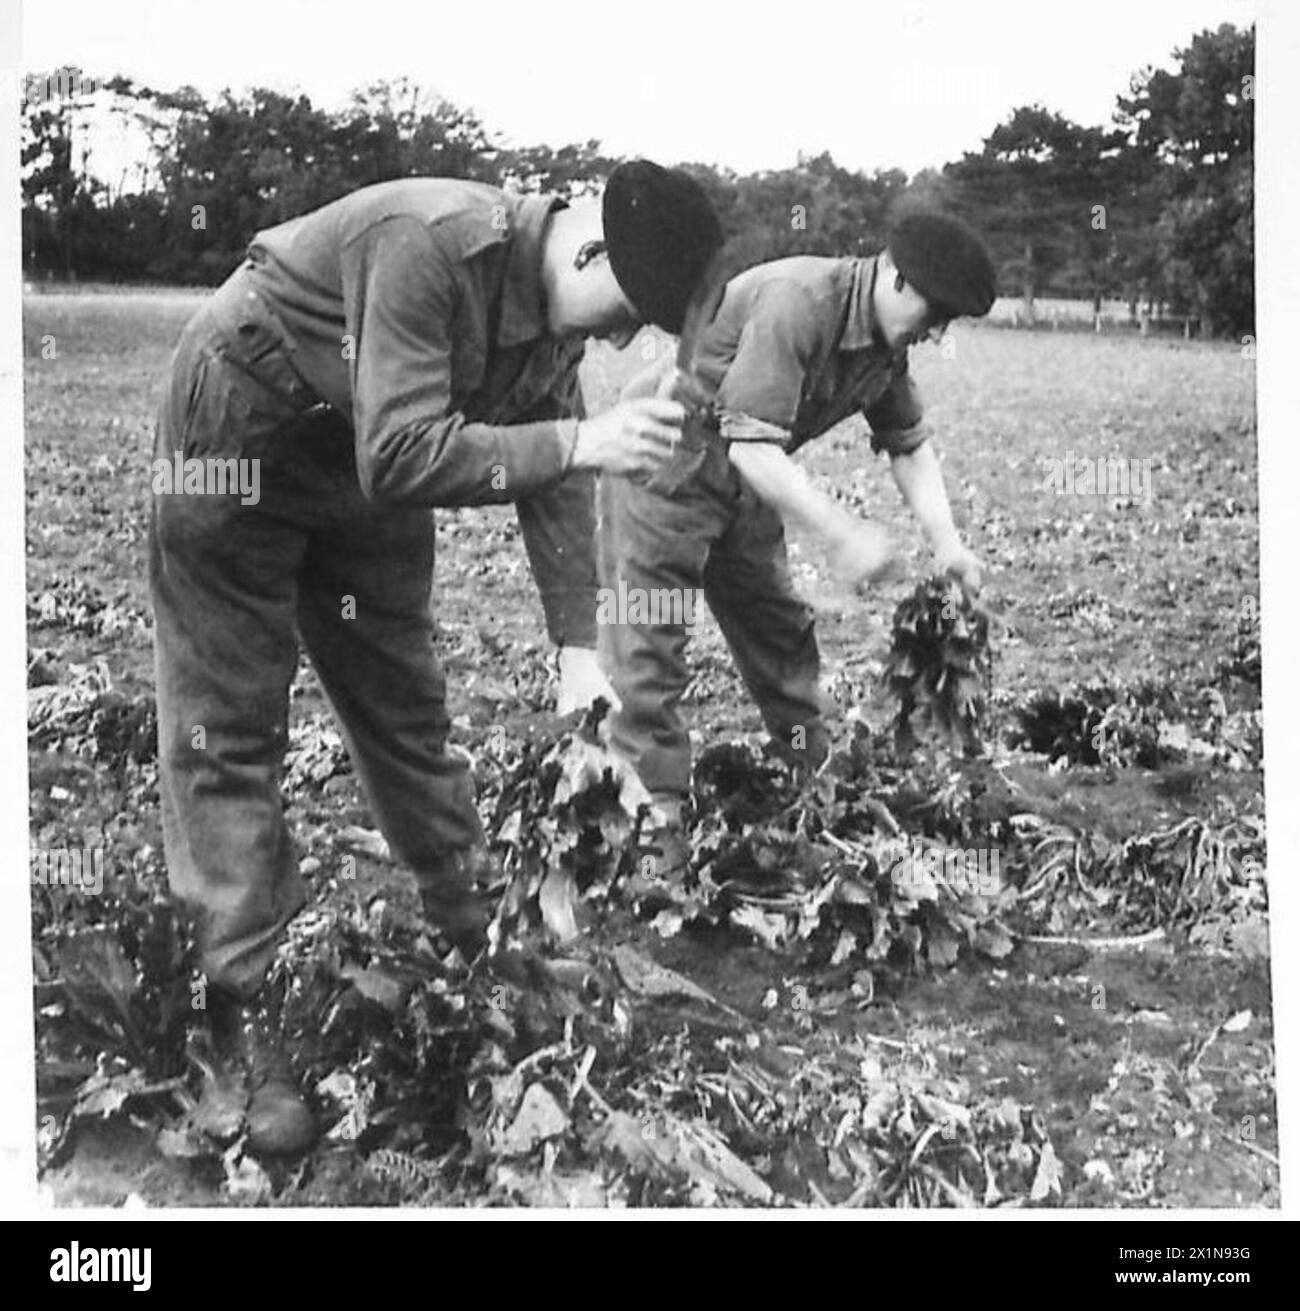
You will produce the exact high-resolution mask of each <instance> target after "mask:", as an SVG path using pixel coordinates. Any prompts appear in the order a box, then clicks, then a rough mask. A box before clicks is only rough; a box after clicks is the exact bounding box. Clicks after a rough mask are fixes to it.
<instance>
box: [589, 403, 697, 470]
mask: <svg viewBox="0 0 1300 1311" xmlns="http://www.w3.org/2000/svg"><path fill="white" fill-rule="evenodd" d="M685 419H686V410H685V407H684V406H682V405H679V404H678V403H677V402H676V401H670V400H665V399H663V398H662V397H657V396H651V397H645V398H644V399H641V400H635V401H622V402H621V403H619V404H618V405H615V406H613V407H612V408H610V409H608V410H606V411H605V412H604V413H603V414H598V415H597V416H596V417H595V418H594V419H583V420H582V421H581V422H580V423H579V424H578V440H577V442H576V443H575V444H574V448H573V466H572V467H573V468H575V469H600V470H603V471H604V472H605V473H614V474H624V475H626V474H647V473H653V472H654V471H655V470H656V469H659V468H660V467H661V466H663V465H664V464H666V463H667V462H668V460H669V459H670V458H671V456H672V454H673V451H674V449H675V448H676V445H677V442H678V439H679V438H680V437H681V432H682V424H683V422H685Z"/></svg>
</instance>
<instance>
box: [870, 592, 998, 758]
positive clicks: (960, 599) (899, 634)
mask: <svg viewBox="0 0 1300 1311" xmlns="http://www.w3.org/2000/svg"><path fill="white" fill-rule="evenodd" d="M992 673H993V664H992V652H991V649H990V646H989V615H988V612H987V611H985V610H983V609H981V608H980V607H979V606H978V605H977V604H976V603H975V602H974V601H972V600H971V599H970V598H969V597H968V596H967V595H966V593H965V591H964V590H963V589H962V587H961V585H960V584H959V583H958V582H957V581H956V580H954V579H952V578H945V577H941V576H936V577H932V578H929V579H927V580H926V581H925V582H923V583H920V584H918V585H917V587H916V589H915V590H914V591H913V592H912V593H911V595H910V596H907V597H906V598H904V600H903V601H902V602H901V603H900V604H899V606H898V609H897V610H895V612H894V623H893V633H892V640H891V644H890V650H889V656H888V659H887V660H886V663H885V673H884V677H885V681H886V684H887V686H888V688H889V691H890V692H891V693H892V695H893V696H894V697H895V698H896V700H897V702H898V710H897V711H896V713H895V716H894V744H895V749H896V750H897V751H898V753H899V755H903V756H905V755H908V754H910V752H911V751H913V750H914V749H915V747H916V745H917V734H916V728H915V726H914V725H915V724H916V723H919V724H921V725H923V726H926V727H930V728H932V729H934V730H936V731H937V732H938V733H939V735H940V736H941V738H943V739H944V740H945V741H946V742H948V743H949V744H953V745H960V746H961V747H963V748H964V749H965V751H966V752H967V754H970V755H977V754H979V752H980V751H981V750H982V749H983V745H984V737H985V720H986V716H987V710H988V698H989V693H990V689H991V684H992Z"/></svg>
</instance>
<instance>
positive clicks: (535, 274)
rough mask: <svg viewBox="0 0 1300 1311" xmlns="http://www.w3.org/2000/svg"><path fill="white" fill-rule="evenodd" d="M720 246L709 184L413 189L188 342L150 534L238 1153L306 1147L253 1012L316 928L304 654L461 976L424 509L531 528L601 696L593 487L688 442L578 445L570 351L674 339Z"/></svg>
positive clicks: (471, 811) (221, 293) (166, 698)
mask: <svg viewBox="0 0 1300 1311" xmlns="http://www.w3.org/2000/svg"><path fill="white" fill-rule="evenodd" d="M720 239H721V238H720V231H719V227H718V222H717V219H716V218H715V216H714V215H713V213H712V211H711V209H710V207H709V205H708V202H707V201H706V199H705V197H704V195H703V193H702V191H701V190H700V188H699V187H698V186H697V184H696V183H694V182H693V181H692V180H691V179H689V178H688V177H686V176H685V175H683V174H681V173H677V172H670V171H668V170H665V169H662V168H659V167H658V166H657V165H654V164H651V163H649V162H647V161H637V162H634V163H631V164H627V165H622V166H620V167H619V168H617V169H616V170H615V171H614V172H613V174H612V175H611V177H610V179H609V184H608V186H607V188H606V190H605V192H604V195H603V197H601V198H599V199H596V198H592V199H586V200H581V201H575V202H574V203H572V204H566V203H565V202H564V201H563V200H561V199H559V198H557V197H548V196H534V197H521V196H517V195H511V194H507V193H505V192H503V191H501V190H498V189H497V188H495V187H491V186H486V185H482V184H479V183H474V182H463V181H455V180H450V179H435V178H409V179H404V180H401V181H395V182H388V183H383V184H381V185H378V186H372V187H367V188H364V189H362V190H360V191H357V192H355V193H353V194H352V195H349V196H345V197H343V198H342V199H340V200H338V201H335V202H334V203H332V204H329V205H326V206H324V207H323V208H322V209H319V210H316V211H314V212H313V213H310V214H306V215H304V216H303V217H301V218H296V219H294V220H292V221H290V222H288V223H284V224H282V225H280V226H278V227H275V228H271V229H269V230H267V231H265V232H262V233H259V234H258V235H257V236H256V237H255V238H254V239H253V242H252V244H251V245H250V247H249V251H248V258H247V260H246V262H245V263H244V264H243V265H242V266H241V268H239V269H238V270H237V271H236V272H235V273H234V274H233V275H232V276H231V278H230V279H229V280H228V281H227V282H226V283H225V284H224V285H223V286H222V287H221V288H220V289H219V290H218V291H217V292H216V294H215V295H214V296H213V297H212V298H211V300H210V301H208V302H207V303H206V304H205V306H204V307H203V309H202V310H201V311H200V312H199V313H198V314H197V315H196V316H195V318H194V319H193V320H192V321H191V322H190V324H189V325H188V326H187V327H186V329H185V331H184V334H183V336H182V338H181V341H180V344H179V346H178V347H177V350H176V352H175V355H174V356H173V360H172V365H171V376H170V380H169V383H168V387H167V391H166V394H165V396H164V399H163V403H162V407H161V410H160V414H159V422H158V429H157V441H156V446H155V452H154V453H155V457H156V458H155V460H154V485H153V490H154V498H153V513H152V521H151V531H150V552H151V560H150V581H151V590H152V598H153V606H154V615H155V651H156V669H157V704H158V738H159V743H158V756H159V772H160V794H161V801H162V814H163V834H164V842H165V848H166V857H167V864H168V873H169V878H170V882H171V887H172V890H173V892H174V893H175V895H176V896H177V897H178V899H179V900H180V901H181V902H182V903H183V904H184V905H185V906H186V907H187V908H188V909H189V911H190V912H192V915H193V918H194V923H195V927H196V933H197V939H198V946H199V950H200V958H201V964H202V967H203V969H204V971H205V973H206V976H207V980H208V984H209V989H208V1000H209V1010H210V1012H211V1017H212V1021H213V1029H214V1035H215V1051H216V1057H217V1064H218V1067H219V1068H220V1070H221V1071H222V1075H223V1077H225V1078H228V1079H232V1080H233V1079H239V1080H240V1081H242V1086H243V1089H244V1092H245V1093H246V1094H247V1096H248V1099H249V1100H248V1103H247V1112H246V1115H247V1127H248V1131H249V1136H250V1142H251V1143H252V1145H253V1146H254V1147H255V1148H258V1149H260V1150H262V1151H266V1152H289V1151H294V1150H297V1149H299V1148H301V1147H303V1146H305V1145H306V1144H307V1143H308V1142H310V1140H311V1138H312V1136H313V1122H312V1117H311V1115H310V1113H309V1111H308V1109H307V1107H306V1105H305V1104H304V1102H303V1100H302V1098H301V1097H300V1095H299V1093H298V1091H297V1088H296V1086H295V1084H294V1080H293V1077H292V1072H291V1070H290V1069H289V1067H288V1064H287V1061H286V1058H285V1056H284V1052H283V1049H282V1045H281V1042H280V1039H279V1037H278V1035H277V1034H276V1033H275V1032H274V1031H273V1029H272V1027H271V1026H270V1025H269V1024H268V1023H267V1019H266V1015H265V1013H264V1011H263V1008H262V1007H260V1006H259V1004H258V996H259V989H260V988H261V984H262V981H263V978H264V975H265V972H266V969H267V967H268V966H269V964H270V961H271V958H272V956H273V954H274V951H275V949H276V945H277V943H278V942H279V941H280V939H281V938H282V936H283V932H284V929H285V926H286V925H287V923H288V922H289V920H290V919H291V918H292V917H293V916H294V915H295V914H296V913H297V912H298V911H299V910H300V909H301V907H302V906H303V905H304V904H305V902H306V899H307V892H306V888H305V885H304V882H303V879H302V877H301V875H300V873H299V869H298V862H297V859H296V858H295V855H294V852H293V847H292V843H291V841H290V837H289V830H288V827H287V825H286V823H285V819H284V815H283V812H282V808H281V800H280V796H279V792H278V787H277V783H278V776H279V771H280V768H281V765H282V762H283V757H284V751H285V747H286V744H287V741H288V732H287V728H288V705H289V686H290V683H291V682H292V680H293V676H294V672H295V670H296V667H297V664H298V650H299V640H300V639H301V642H302V644H303V645H304V646H305V648H306V650H307V652H308V654H309V655H310V657H311V660H312V663H313V664H314V666H315V668H316V671H317V673H318V674H319V676H320V679H321V682H322V684H323V685H324V688H325V690H326V692H327V694H328V695H329V698H330V700H331V702H332V704H333V707H334V710H335V712H336V713H337V715H338V717H339V719H340V721H341V722H342V726H343V730H344V734H345V738H346V741H347V745H348V750H349V753H350V755H351V757H352V760H353V762H354V764H355V766H356V770H357V773H358V774H359V775H360V777H361V780H362V782H363V784H364V785H365V788H366V791H367V794H368V796H369V800H370V803H371V806H372V808H373V810H374V813H375V816H376V818H377V820H378V823H379V826H380V828H381V829H382V830H383V833H384V835H385V837H386V839H387V841H388V844H389V846H390V848H391V849H392V851H393V853H394V855H395V856H396V857H397V858H398V859H399V860H401V861H402V862H403V863H404V864H405V865H406V866H407V867H408V868H410V869H411V870H412V872H413V873H414V874H415V877H416V881H417V884H418V886H419V890H420V892H421V895H422V898H423V902H424V907H425V911H426V914H427V915H428V916H429V918H430V919H431V921H432V922H433V923H434V925H435V926H436V927H437V928H439V929H440V930H441V931H443V932H444V933H445V935H446V936H447V938H448V939H449V940H450V942H451V943H452V944H454V945H455V946H457V947H459V948H460V949H461V950H462V952H464V953H465V954H467V955H471V954H473V953H475V952H476V951H477V950H478V949H479V947H480V946H481V944H482V942H483V937H484V932H485V928H486V922H487V915H486V911H485V908H484V906H483V904H482V901H481V899H480V896H479V894H478V891H477V886H478V885H479V884H480V883H481V882H482V880H483V878H485V877H486V878H490V877H491V874H492V867H491V862H490V861H489V859H488V858H487V855H486V853H485V850H484V845H483V834H482V832H481V829H480V825H479V819H478V815H477V813H476V811H475V807H474V797H473V788H472V783H471V780H470V777H469V774H468V772H467V769H466V765H465V764H464V762H463V761H462V760H461V759H460V758H459V757H457V756H456V755H453V754H451V753H450V752H449V751H448V750H447V746H446V738H447V732H448V727H449V722H448V716H447V711H446V706H445V684H444V680H443V675H442V672H441V669H440V668H439V664H438V660H437V658H436V655H435V652H434V630H433V620H432V616H431V613H430V597H431V587H432V577H433V557H434V523H433V513H432V507H434V506H439V505H483V504H489V503H494V502H507V501H512V502H515V503H516V505H517V508H518V514H519V519H520V524H521V528H522V531H523V536H524V539H525V544H526V546H527V549H528V553H529V557H530V561H531V564H532V568H533V572H534V575H535V577H536V579H537V582H538V586H539V589H540V591H541V595H542V601H543V604H544V608H545V611H546V618H547V625H548V628H549V630H550V634H551V637H552V638H553V640H554V641H555V642H556V644H557V645H559V646H560V647H561V648H562V658H563V655H565V654H570V655H571V654H572V653H575V652H585V656H584V657H581V659H582V660H583V661H585V663H586V664H587V666H588V667H589V668H588V675H589V678H590V673H591V671H594V670H595V658H594V647H595V637H596V634H595V623H594V615H595V587H596V577H595V547H594V542H593V534H594V504H593V500H592V497H593V486H592V478H593V476H594V472H595V471H596V470H603V471H605V472H608V473H611V474H618V475H625V474H634V475H644V474H649V473H651V472H653V471H654V470H655V469H657V468H658V467H660V465H662V464H663V462H664V461H665V459H666V458H667V456H668V454H669V453H670V452H671V450H672V449H673V447H674V444H675V441H676V439H677V437H678V436H679V433H680V429H681V424H682V420H683V416H684V410H683V407H682V406H681V405H680V404H679V403H678V402H677V401H674V400H672V399H668V398H661V397H647V398H640V399H630V400H628V401H627V402H624V403H622V404H619V405H616V406H615V407H613V408H612V409H610V410H608V411H607V412H606V413H604V414H601V415H599V416H597V417H595V418H587V417H585V414H584V410H583V406H582V397H581V393H580V390H579V386H578V373H577V370H578V365H579V362H580V360H581V358H582V353H583V343H584V339H585V338H587V337H601V338H605V339H607V340H609V341H611V342H613V343H614V344H615V345H616V346H623V345H626V344H627V342H628V341H629V340H630V339H631V338H632V337H633V335H635V333H636V332H637V331H638V329H639V328H640V327H641V325H642V324H643V323H645V322H654V323H657V324H659V325H660V326H661V327H663V328H665V329H667V330H668V331H676V330H677V329H678V328H679V327H680V325H681V318H682V314H683V312H684V309H685V305H686V303H687V300H688V298H689V296H690V293H691V290H692V287H693V285H694V282H695V281H696V280H697V279H698V278H699V276H700V274H701V272H702V270H703V269H704V267H705V265H706V263H707V261H708V260H709V258H710V257H711V256H712V255H713V253H714V251H715V250H716V248H717V246H718V245H719V243H720ZM215 466H220V472H222V474H223V477H222V479H221V482H220V486H219V488H218V487H216V486H215V485H214V484H213V483H212V481H211V480H210V479H205V476H204V475H205V471H211V470H212V469H213V468H214V467H215ZM223 492H224V493H225V494H222V493H223ZM597 690H599V689H597Z"/></svg>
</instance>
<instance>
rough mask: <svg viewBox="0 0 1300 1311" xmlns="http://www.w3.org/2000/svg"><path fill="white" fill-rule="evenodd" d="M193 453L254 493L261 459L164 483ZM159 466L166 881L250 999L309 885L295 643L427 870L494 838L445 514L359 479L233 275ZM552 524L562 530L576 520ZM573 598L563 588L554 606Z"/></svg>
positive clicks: (400, 833)
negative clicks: (453, 618)
mask: <svg viewBox="0 0 1300 1311" xmlns="http://www.w3.org/2000/svg"><path fill="white" fill-rule="evenodd" d="M198 461H202V462H204V466H205V467H208V466H209V462H210V464H211V467H214V468H215V467H217V466H218V465H219V464H220V465H224V466H225V467H226V477H227V481H228V483H229V484H230V485H231V486H233V485H234V484H235V483H236V482H237V481H238V475H241V474H242V475H243V477H244V482H243V489H244V490H245V492H246V493H247V490H248V489H250V488H251V484H252V482H253V478H252V477H251V476H249V475H250V473H251V470H252V469H253V468H255V469H256V471H257V474H256V484H257V486H256V495H255V496H254V495H252V494H241V492H240V490H235V491H232V490H230V488H229V487H227V488H226V490H225V491H224V492H220V491H214V490H213V487H212V486H211V485H210V484H209V485H206V486H204V487H202V488H200V482H199V477H200V475H199V474H198V473H197V472H196V473H194V479H195V481H194V482H193V483H192V484H186V483H184V482H182V485H181V486H175V487H173V486H169V477H168V474H167V473H166V472H164V471H163V466H164V465H167V466H169V467H170V468H171V469H173V470H181V469H186V470H197V469H198V464H197V462H198ZM230 461H235V462H236V463H235V464H229V462H230ZM186 462H189V463H188V464H187V463H186ZM153 469H154V480H155V481H154V496H153V504H152V514H151V523H150V539H149V547H150V585H151V592H152V599H153V609H154V620H155V662H156V679H157V705H158V758H159V789H160V795H161V803H162V822H163V838H164V845H165V854H166V859H167V867H168V873H169V879H170V883H171V887H172V890H173V893H174V894H175V895H176V897H177V898H178V900H179V901H181V902H182V903H183V904H184V905H185V906H186V907H187V908H188V910H189V911H190V912H191V914H192V916H193V920H194V923H195V927H196V932H197V938H198V946H199V950H200V960H201V965H202V968H203V969H204V971H205V972H206V974H207V977H208V979H209V981H210V982H211V983H213V984H214V985H215V986H219V987H222V988H225V989H227V990H229V991H233V992H236V993H238V994H241V995H245V996H248V995H251V994H252V993H254V992H255V991H256V990H257V988H258V986H259V984H260V982H261V980H262V978H263V976H264V974H265V971H266V969H267V967H268V966H269V964H270V961H271V959H272V956H273V954H274V951H275V947H276V944H277V942H278V941H279V939H280V937H281V935H282V933H283V930H284V928H285V925H286V924H287V922H288V921H289V920H290V919H291V918H292V916H293V915H294V914H295V913H296V912H297V911H298V910H299V909H300V908H301V907H302V906H303V905H304V903H305V901H306V889H305V887H304V884H303V881H302V878H301V877H300V875H299V872H298V863H297V859H296V856H295V853H294V850H293V846H292V843H291V841H290V835H289V831H288V827H287V825H286V822H285V818H284V813H283V808H282V802H281V798H280V795H279V778H280V772H281V769H282V765H283V758H284V752H285V748H286V745H287V741H288V707H289V688H290V684H291V682H292V680H293V677H294V673H295V670H296V668H297V664H298V656H299V643H300V641H301V644H302V646H304V647H305V649H306V651H307V653H308V655H309V657H310V659H311V661H312V663H313V665H314V666H315V669H316V672H317V673H318V675H319V677H320V680H321V683H322V685H323V686H324V688H325V691H326V693H327V695H328V697H329V700H330V702H331V704H332V706H333V708H334V711H335V713H336V714H337V716H338V718H339V720H340V722H341V726H342V729H343V733H344V737H345V741H346V744H347V748H348V752H349V754H350V756H351V759H352V761H353V763H354V765H355V768H356V771H357V774H358V775H359V777H360V779H361V781H362V784H363V785H364V787H365V790H366V794H367V796H368V798H369V801H370V804H371V807H372V809H373V811H374V814H375V817H376V820H377V822H378V824H379V827H380V829H381V830H382V832H383V834H384V836H385V838H386V839H387V841H388V844H389V846H390V848H391V849H392V851H393V853H394V855H395V856H396V858H397V859H399V860H400V861H402V862H403V863H404V864H405V865H407V866H408V867H409V868H410V869H411V871H412V872H413V873H414V875H415V877H416V880H417V882H421V881H428V880H432V879H435V878H436V876H437V871H438V869H439V868H440V867H441V866H442V864H443V863H444V858H445V856H446V854H447V853H448V852H451V851H454V850H457V849H462V848H465V847H468V846H471V845H473V844H476V843H478V842H481V841H482V837H483V835H482V831H481V827H480V822H479V818H478V814H477V812H476V810H475V806H474V794H473V785H472V780H471V778H470V775H469V772H468V769H467V766H466V764H465V763H464V761H463V760H461V759H459V758H458V757H457V756H455V755H453V754H451V753H450V752H449V751H448V749H447V733H448V728H449V720H448V715H447V710H446V696H445V692H446V688H445V680H444V677H443V672H442V669H441V667H440V665H439V662H438V659H437V655H436V653H435V649H434V627H433V618H432V614H431V611H430V594H431V588H432V580H433V564H434V521H433V513H432V511H431V510H428V509H424V508H419V507H410V506H393V505H384V504H379V503H375V502H371V501H368V500H367V499H366V498H365V497H364V496H363V495H362V493H361V489H360V484H359V482H358V479H357V472H356V466H355V458H354V449H353V435H352V430H351V426H350V423H349V421H348V418H347V417H346V416H343V415H341V414H339V413H338V412H337V411H336V410H334V409H331V408H330V407H328V406H326V405H324V404H322V403H320V401H319V398H317V397H315V396H314V395H313V394H312V393H311V391H310V388H309V387H307V385H306V384H305V383H304V382H303V381H302V379H301V378H300V377H299V375H298V374H297V372H296V371H295V369H294V367H293V360H292V352H291V349H290V348H289V347H287V345H286V343H285V341H284V340H283V337H282V335H281V333H280V332H279V331H278V325H277V322H276V320H275V318H274V315H273V313H271V312H270V311H269V310H268V307H267V306H266V305H265V304H264V303H262V302H261V301H260V300H259V298H258V297H257V296H256V294H255V293H253V292H252V291H251V289H250V287H249V285H248V283H247V280H246V279H245V278H243V276H242V275H241V274H239V273H237V274H236V275H234V276H233V277H232V278H231V279H230V280H229V281H228V282H227V283H226V284H225V285H224V286H223V287H222V288H221V289H220V290H219V291H218V292H217V293H216V295H215V296H214V297H213V298H212V300H211V301H209V302H208V303H207V304H206V305H205V306H204V308H203V309H202V310H201V311H200V312H199V313H198V314H197V315H196V316H195V318H194V319H193V320H192V321H191V322H190V324H189V325H188V326H187V328H186V329H185V332H184V334H183V336H182V338H181V341H180V343H179V345H178V347H177V349H176V352H175V355H174V357H173V361H172V367H171V373H170V379H169V383H168V388H167V392H166V394H165V395H164V397H163V400H162V404H161V409H160V412H159V419H158V425H157V437H156V443H155V449H154V465H153ZM170 481H171V482H175V478H174V477H172V478H171V480H170ZM575 490H577V491H578V493H579V502H580V499H581V497H580V490H581V489H575ZM540 517H541V518H542V519H546V518H547V516H545V515H541V516H540ZM522 518H523V516H522V515H521V519H522ZM569 518H570V519H574V518H575V516H574V515H573V514H572V513H570V514H569ZM576 518H577V519H578V521H580V519H581V516H580V515H578V516H576ZM551 520H554V516H553V515H552V516H551ZM552 526H553V528H554V531H553V532H552V533H551V535H552V536H556V537H557V539H558V538H562V537H563V536H564V533H565V531H566V530H565V529H564V527H563V516H561V520H560V523H559V526H558V527H555V526H554V524H552ZM534 536H536V537H537V538H538V540H545V538H546V534H545V533H542V534H534ZM529 545H530V548H531V547H532V546H533V542H531V541H530V543H529ZM530 553H531V552H530ZM538 553H539V554H545V552H544V551H542V552H538ZM536 564H537V562H535V566H536ZM539 581H540V580H539ZM544 599H545V597H544ZM572 605H573V601H572V597H571V596H561V597H560V600H559V602H558V609H557V614H559V612H560V611H561V610H563V608H564V607H566V606H568V607H572ZM551 618H552V615H551V612H550V609H548V620H550V619H551ZM587 622H588V623H589V622H590V618H589V617H588V619H587ZM555 623H556V624H562V623H563V618H562V616H561V617H560V618H556V619H555Z"/></svg>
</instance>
